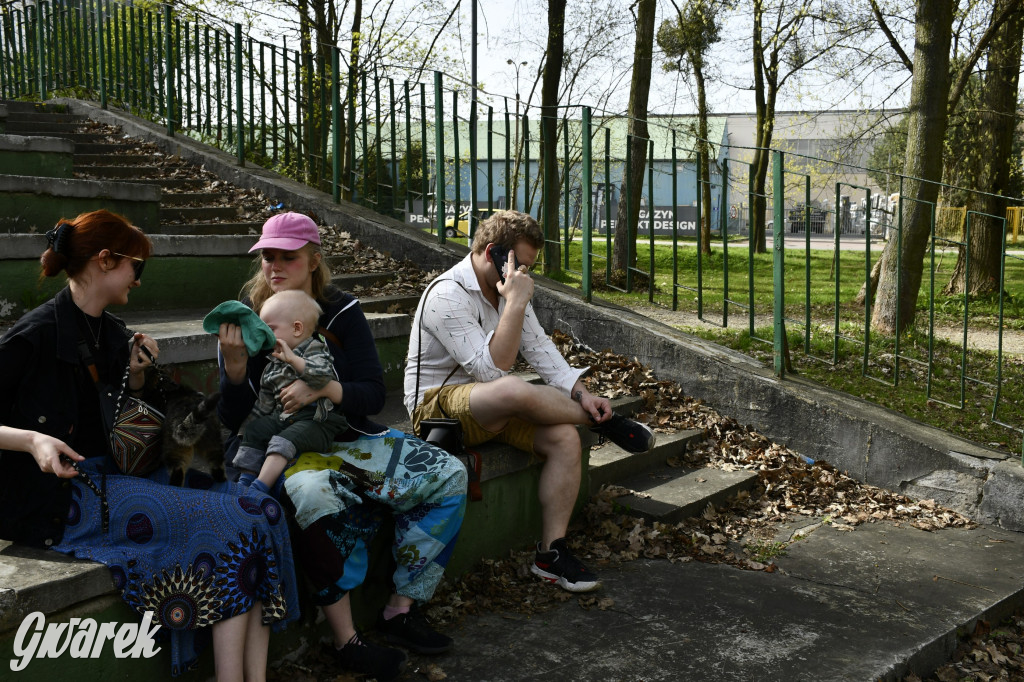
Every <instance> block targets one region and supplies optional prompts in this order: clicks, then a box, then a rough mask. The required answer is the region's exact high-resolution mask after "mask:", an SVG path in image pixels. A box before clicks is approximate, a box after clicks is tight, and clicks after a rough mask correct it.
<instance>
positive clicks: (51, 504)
mask: <svg viewBox="0 0 1024 682" xmlns="http://www.w3.org/2000/svg"><path fill="white" fill-rule="evenodd" d="M78 314H79V313H78V311H77V308H76V306H75V303H74V301H73V300H72V299H71V290H70V289H68V288H65V289H63V290H62V291H60V292H59V293H58V294H57V295H56V296H55V297H54V298H52V299H50V300H49V301H47V302H46V303H43V304H42V305H41V306H39V307H38V308H36V309H34V310H32V311H30V312H28V313H26V314H25V315H24V316H23V317H22V318H21V319H20V320H18V322H17V323H15V325H14V326H13V327H12V328H11V329H10V330H9V331H8V332H7V333H6V334H4V336H3V338H0V425H4V426H10V427H14V428H18V429H29V430H32V431H38V432H40V433H45V434H47V435H50V436H54V437H55V438H60V439H61V440H64V441H65V442H68V443H69V444H72V443H73V442H74V437H73V434H74V433H75V428H76V426H77V425H78V419H79V405H78V396H79V394H80V393H81V390H82V385H83V382H87V383H88V384H92V383H93V381H92V377H91V376H90V375H89V373H88V370H87V369H86V368H85V366H84V365H83V363H82V361H81V359H80V356H79V352H78V341H79V338H80V335H81V334H80V331H79V326H78V323H77V318H76V316H77V315H78ZM103 315H104V318H105V319H104V323H105V324H104V325H103V326H102V334H103V336H102V337H101V339H100V342H101V349H106V350H101V352H105V353H106V354H107V355H108V356H109V366H112V367H125V366H126V365H127V363H128V349H129V343H128V341H129V339H130V338H131V334H130V332H129V331H128V330H127V329H126V328H125V326H124V323H123V322H121V320H120V319H118V318H117V317H115V316H113V315H111V314H109V313H103ZM97 397H99V396H98V395H97ZM111 426H112V425H111V424H106V425H105V427H106V428H105V429H104V431H105V432H106V431H109V429H110V428H111ZM72 447H74V448H75V450H76V451H77V452H79V454H82V455H84V456H87V457H88V456H90V455H91V454H100V453H103V454H106V452H108V450H109V447H108V446H107V444H106V443H104V444H101V445H99V447H96V448H90V447H89V444H83V443H77V444H74V445H72ZM70 499H71V486H70V484H69V483H68V482H67V481H66V480H64V479H61V478H58V477H57V476H55V475H53V474H44V473H43V472H42V471H40V470H39V467H38V465H37V464H36V462H35V459H33V457H32V456H31V455H30V454H28V453H26V452H10V451H4V450H0V539H5V540H13V541H15V542H22V543H26V544H32V545H39V546H50V545H51V544H55V543H58V542H60V539H61V537H62V536H63V534H64V520H65V517H66V516H67V512H68V506H69V504H70Z"/></svg>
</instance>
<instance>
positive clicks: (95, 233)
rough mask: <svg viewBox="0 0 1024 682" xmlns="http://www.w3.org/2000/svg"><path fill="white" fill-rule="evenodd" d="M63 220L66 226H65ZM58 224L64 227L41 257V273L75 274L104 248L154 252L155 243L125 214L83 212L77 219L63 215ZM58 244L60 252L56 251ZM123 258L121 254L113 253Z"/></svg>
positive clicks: (128, 253)
mask: <svg viewBox="0 0 1024 682" xmlns="http://www.w3.org/2000/svg"><path fill="white" fill-rule="evenodd" d="M62 224H63V227H62ZM57 227H58V228H61V229H63V230H64V231H65V234H64V235H62V236H61V238H59V239H57V240H56V241H54V242H52V243H51V244H50V245H49V246H48V247H47V249H46V251H44V252H43V255H42V256H40V257H39V263H40V264H41V265H42V274H41V277H40V278H42V277H53V276H55V275H57V274H58V273H60V272H61V271H64V272H66V273H67V275H68V277H74V276H76V275H77V274H79V273H80V272H82V270H83V269H85V265H86V263H88V262H89V261H90V260H92V258H93V257H94V256H95V255H96V254H98V253H99V252H100V251H102V250H103V249H108V250H110V251H111V253H112V254H113V252H117V253H119V254H122V255H123V256H134V257H135V258H142V259H143V260H145V259H147V258H149V257H150V255H152V253H153V243H152V242H150V241H149V237H147V236H146V235H145V234H144V233H143V232H142V230H140V229H139V228H137V227H135V226H134V225H132V224H131V223H129V222H128V221H127V220H126V219H125V218H124V217H123V216H119V215H117V214H116V213H111V212H110V211H107V210H105V209H100V210H99V211H91V212H90V213H82V214H81V215H79V216H78V217H77V218H75V219H74V220H65V219H64V218H61V219H60V220H59V221H58V222H57ZM55 248H59V249H60V252H59V253H58V252H57V251H54V249H55ZM111 257H112V258H117V259H118V260H120V259H121V257H122V256H116V255H111Z"/></svg>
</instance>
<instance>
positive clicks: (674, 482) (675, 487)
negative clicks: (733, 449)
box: [615, 466, 757, 523]
mask: <svg viewBox="0 0 1024 682" xmlns="http://www.w3.org/2000/svg"><path fill="white" fill-rule="evenodd" d="M756 482H757V472H754V471H748V470H746V469H742V470H738V471H723V470H722V469H711V468H705V469H683V468H679V467H670V466H662V467H659V468H657V469H651V470H650V471H647V472H645V473H642V474H638V475H636V476H631V477H629V478H626V479H623V480H621V481H619V482H618V483H619V484H620V485H622V486H624V487H626V488H630V489H631V490H634V491H635V493H634V494H631V495H624V496H622V497H619V498H616V500H615V502H616V503H617V504H619V505H621V506H622V507H625V508H626V509H628V510H630V511H631V512H632V513H634V514H639V515H641V516H643V517H645V518H648V519H651V520H654V521H661V522H663V523H677V522H679V521H682V520H683V519H686V518H689V517H691V516H696V515H698V514H700V513H701V512H703V511H704V509H705V508H706V507H707V505H708V504H709V503H712V504H720V503H722V502H724V501H725V500H727V499H729V498H730V497H733V496H735V495H736V493H738V492H740V491H741V490H751V489H752V488H753V487H754V484H755V483H756Z"/></svg>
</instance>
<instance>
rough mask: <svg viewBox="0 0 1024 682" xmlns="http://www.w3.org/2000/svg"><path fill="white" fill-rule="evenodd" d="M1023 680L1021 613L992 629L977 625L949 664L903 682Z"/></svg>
mask: <svg viewBox="0 0 1024 682" xmlns="http://www.w3.org/2000/svg"><path fill="white" fill-rule="evenodd" d="M1019 680H1024V613H1021V612H1018V613H1017V614H1016V615H1014V616H1013V617H1012V618H1008V619H1007V620H1006V621H1005V622H1003V623H1001V624H999V625H998V626H996V627H995V628H994V629H993V628H992V627H991V625H990V624H989V623H988V622H986V621H978V622H977V624H976V625H975V627H974V631H973V632H971V633H970V634H969V635H966V636H964V637H962V638H961V639H960V644H959V645H958V646H957V650H956V653H955V654H954V655H953V660H952V662H950V663H947V664H946V665H944V666H942V667H940V668H938V669H937V670H936V671H935V673H934V674H933V675H932V676H931V677H928V678H926V679H925V680H922V679H921V678H920V677H918V676H917V675H908V676H907V677H904V678H903V682H1010V681H1015V682H1016V681H1019Z"/></svg>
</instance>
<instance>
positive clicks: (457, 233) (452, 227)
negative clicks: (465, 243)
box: [444, 209, 500, 239]
mask: <svg viewBox="0 0 1024 682" xmlns="http://www.w3.org/2000/svg"><path fill="white" fill-rule="evenodd" d="M499 210H500V209H499ZM496 212H497V211H488V210H487V209H483V210H482V211H477V217H476V222H477V224H479V223H480V221H482V220H487V218H489V217H491V215H492V214H494V213H496ZM469 231H470V225H469V211H463V212H462V213H460V214H459V223H458V225H456V224H455V218H454V217H452V218H446V219H445V221H444V236H445V237H447V238H448V239H454V238H458V237H461V238H465V239H468V238H469Z"/></svg>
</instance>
